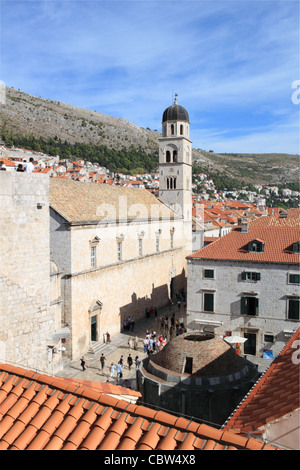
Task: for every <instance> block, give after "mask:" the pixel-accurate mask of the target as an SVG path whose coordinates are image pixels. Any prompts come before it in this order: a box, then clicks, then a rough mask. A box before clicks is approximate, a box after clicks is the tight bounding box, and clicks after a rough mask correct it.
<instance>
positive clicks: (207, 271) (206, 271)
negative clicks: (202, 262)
mask: <svg viewBox="0 0 300 470" xmlns="http://www.w3.org/2000/svg"><path fill="white" fill-rule="evenodd" d="M204 277H208V278H210V279H213V277H214V270H213V269H204Z"/></svg>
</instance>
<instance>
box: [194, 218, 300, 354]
mask: <svg viewBox="0 0 300 470" xmlns="http://www.w3.org/2000/svg"><path fill="white" fill-rule="evenodd" d="M299 261H300V255H299V211H294V210H291V211H290V212H289V214H288V217H287V218H280V219H278V218H275V217H271V216H270V217H268V216H266V217H261V218H260V219H257V220H255V221H253V222H251V223H250V224H249V225H245V226H240V227H237V228H235V229H233V231H232V232H231V233H229V234H227V235H225V236H224V237H222V238H220V239H219V240H217V241H215V242H214V243H211V244H210V245H208V246H206V247H204V248H203V249H201V250H199V251H198V252H196V253H194V254H191V255H190V256H189V257H188V287H187V313H188V315H189V319H190V324H191V325H192V323H193V322H194V323H195V328H197V324H199V321H201V322H202V323H205V321H207V323H208V324H209V323H210V322H212V323H215V324H216V325H217V324H219V326H217V330H216V331H217V332H218V334H220V335H224V336H228V335H232V336H233V335H235V336H238V337H242V338H244V339H245V340H246V341H245V342H244V343H240V345H239V346H237V348H238V349H239V350H240V352H241V353H243V354H245V355H247V356H250V357H251V356H257V357H260V358H263V357H265V358H266V359H268V358H269V359H272V358H274V357H275V356H277V354H278V353H279V352H280V351H281V349H282V348H283V347H284V346H285V344H286V343H287V341H288V340H289V338H290V337H291V335H292V334H293V333H294V332H295V330H296V329H297V328H298V327H299V302H300V291H299V285H300V275H299Z"/></svg>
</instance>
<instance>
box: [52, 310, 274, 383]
mask: <svg viewBox="0 0 300 470" xmlns="http://www.w3.org/2000/svg"><path fill="white" fill-rule="evenodd" d="M173 313H175V318H176V320H177V319H179V318H180V317H182V318H183V322H184V325H185V326H186V327H187V324H188V321H187V318H188V317H187V316H186V310H185V309H184V308H183V306H181V308H180V309H179V308H178V306H177V304H174V305H172V307H171V308H169V306H166V307H163V308H162V309H159V310H158V314H157V317H154V316H153V315H152V316H151V317H150V318H144V319H143V320H141V321H139V322H137V323H136V324H135V326H134V331H133V332H131V331H125V332H122V333H119V334H118V335H116V336H114V337H113V338H112V339H111V342H110V343H109V344H108V343H103V344H102V345H101V347H100V348H99V352H98V354H91V353H90V354H88V353H87V354H85V355H84V357H85V360H86V370H85V371H83V370H82V368H81V366H80V360H79V359H78V360H76V361H71V362H69V363H67V365H65V367H64V369H63V370H61V371H59V372H58V373H57V374H56V375H57V376H58V377H69V378H73V379H78V380H90V381H92V382H109V383H111V384H114V385H122V386H124V387H130V388H132V389H133V390H135V389H136V372H135V362H134V361H135V357H136V356H138V357H139V359H141V360H143V359H144V358H145V357H146V356H147V353H144V345H143V340H144V338H145V336H146V331H147V330H149V331H152V330H155V331H156V333H157V334H161V333H165V332H164V330H163V329H161V326H160V317H161V316H163V317H164V318H165V317H166V316H167V315H168V317H169V318H170V317H171V315H172V314H173ZM169 324H170V321H169ZM130 336H131V337H134V336H137V337H138V339H139V342H138V348H137V350H134V349H130V348H129V346H128V339H129V338H130ZM102 353H103V354H104V356H105V358H106V362H105V368H104V371H103V374H102V371H101V366H100V356H101V354H102ZM129 354H131V357H132V359H133V365H132V367H131V370H129V369H128V365H127V358H128V355H129ZM121 356H123V361H124V362H123V370H122V372H123V378H122V379H121V380H119V382H117V379H116V375H117V373H116V370H115V377H114V378H111V377H110V365H111V363H112V362H113V363H114V364H115V369H116V366H117V363H118V362H119V360H120V358H121ZM248 359H249V360H250V362H252V363H254V364H257V367H258V371H259V372H260V373H262V372H264V371H265V370H266V369H267V368H268V366H269V365H270V363H271V362H272V361H271V360H266V359H262V358H259V357H254V356H251V357H248Z"/></svg>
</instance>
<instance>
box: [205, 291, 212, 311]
mask: <svg viewBox="0 0 300 470" xmlns="http://www.w3.org/2000/svg"><path fill="white" fill-rule="evenodd" d="M204 310H205V311H206V312H213V311H214V294H208V293H207V292H205V293H204Z"/></svg>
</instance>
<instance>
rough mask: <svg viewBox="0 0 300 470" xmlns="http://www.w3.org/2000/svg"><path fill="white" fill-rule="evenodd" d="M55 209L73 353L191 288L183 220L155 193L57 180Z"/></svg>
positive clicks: (53, 233)
mask: <svg viewBox="0 0 300 470" xmlns="http://www.w3.org/2000/svg"><path fill="white" fill-rule="evenodd" d="M50 206H51V210H50V213H51V217H50V219H51V222H50V240H51V257H52V259H53V260H54V261H55V263H56V264H57V266H58V269H59V270H60V271H62V292H63V312H64V313H63V319H62V321H63V325H62V326H63V327H67V328H70V330H71V339H70V340H69V341H66V347H67V351H68V354H69V356H70V357H72V358H76V357H79V356H80V355H81V354H84V353H85V352H86V351H87V350H89V349H90V348H93V347H96V346H97V343H99V342H101V343H102V342H103V340H105V339H106V338H105V336H106V333H107V332H109V334H110V335H111V336H114V335H115V334H117V333H119V332H120V331H121V330H122V328H123V324H124V321H125V320H126V319H127V318H128V316H130V317H131V318H132V319H133V320H134V321H138V320H141V319H142V318H143V317H144V316H145V309H146V307H149V308H150V307H151V306H156V307H157V308H159V307H161V306H162V305H164V304H166V303H167V301H168V299H169V298H171V297H173V296H175V294H176V293H177V292H179V291H180V290H181V289H185V288H186V269H185V265H186V264H185V263H186V260H185V257H186V254H187V247H186V245H185V240H184V238H183V221H182V217H180V216H178V215H177V214H175V213H174V212H173V211H171V210H169V209H168V208H167V207H166V206H165V205H164V204H162V203H161V202H160V201H159V200H158V199H157V198H156V197H155V196H153V195H152V194H151V193H150V192H149V191H147V190H143V189H132V188H121V187H117V186H110V187H107V186H106V185H103V184H102V185H100V184H96V183H92V184H91V183H80V182H75V181H65V180H59V179H53V180H51V181H50Z"/></svg>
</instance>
